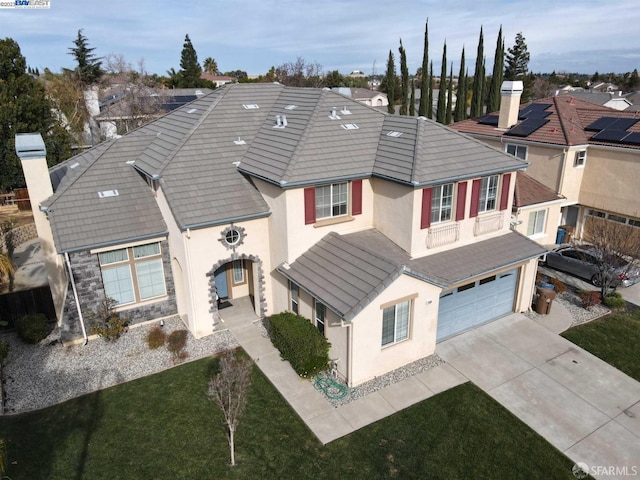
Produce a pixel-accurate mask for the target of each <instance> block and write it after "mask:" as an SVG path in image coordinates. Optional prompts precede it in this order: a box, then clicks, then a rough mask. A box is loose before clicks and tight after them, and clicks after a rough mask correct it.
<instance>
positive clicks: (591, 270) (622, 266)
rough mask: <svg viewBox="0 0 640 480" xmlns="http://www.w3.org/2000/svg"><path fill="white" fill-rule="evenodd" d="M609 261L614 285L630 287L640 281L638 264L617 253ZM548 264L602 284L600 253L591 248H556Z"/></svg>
mask: <svg viewBox="0 0 640 480" xmlns="http://www.w3.org/2000/svg"><path fill="white" fill-rule="evenodd" d="M608 263H609V264H610V265H611V266H612V269H611V271H610V272H609V275H610V278H611V286H612V287H619V286H623V287H629V286H631V285H633V284H634V283H637V282H638V281H640V269H639V268H638V266H637V265H629V262H628V261H627V260H625V259H624V258H622V257H620V256H617V255H615V256H613V257H612V258H611V259H610V260H609V261H608ZM546 264H547V265H548V266H549V267H551V268H555V269H556V270H562V271H563V272H567V273H572V274H573V275H575V276H577V277H580V278H584V279H585V280H588V281H590V282H591V283H592V284H593V285H595V286H596V287H599V286H601V282H600V276H599V275H598V272H599V270H598V254H597V253H596V252H594V251H593V250H589V248H586V247H585V248H577V247H559V248H556V249H555V250H552V251H551V252H549V253H547V261H546Z"/></svg>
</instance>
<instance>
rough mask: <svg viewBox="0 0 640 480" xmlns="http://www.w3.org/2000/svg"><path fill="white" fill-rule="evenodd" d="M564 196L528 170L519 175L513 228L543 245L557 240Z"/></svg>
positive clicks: (514, 199) (514, 197) (515, 194)
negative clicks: (533, 176)
mask: <svg viewBox="0 0 640 480" xmlns="http://www.w3.org/2000/svg"><path fill="white" fill-rule="evenodd" d="M563 201H564V197H562V196H561V195H558V194H557V193H556V192H555V190H553V189H551V188H549V187H547V186H546V185H543V184H542V183H540V182H539V181H537V180H536V179H534V178H532V177H530V176H529V175H527V174H526V173H523V172H520V173H518V176H517V177H516V188H515V193H514V196H513V206H512V215H511V225H512V229H513V230H515V231H516V232H520V233H521V234H523V235H526V236H527V237H529V238H530V239H532V240H535V241H536V242H538V243H540V244H542V245H552V244H554V243H556V238H557V227H558V225H559V224H560V209H561V205H562V202H563Z"/></svg>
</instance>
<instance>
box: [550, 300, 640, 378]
mask: <svg viewBox="0 0 640 480" xmlns="http://www.w3.org/2000/svg"><path fill="white" fill-rule="evenodd" d="M562 336H563V337H564V338H566V339H567V340H569V341H571V342H573V343H575V344H576V345H578V346H580V347H582V348H584V349H585V350H586V351H588V352H590V353H592V354H593V355H595V356H596V357H598V358H600V359H602V360H604V361H605V362H607V363H608V364H610V365H613V366H614V367H616V368H617V369H618V370H620V371H621V372H624V373H626V374H627V375H629V376H630V377H632V378H634V379H636V380H638V381H640V362H639V361H638V345H640V310H634V311H632V312H628V313H612V314H610V315H607V316H606V317H603V318H600V319H598V320H594V321H593V322H589V323H585V324H584V325H578V326H577V327H573V328H571V329H569V330H567V331H566V332H564V333H563V334H562Z"/></svg>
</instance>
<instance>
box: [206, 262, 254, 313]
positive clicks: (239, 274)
mask: <svg viewBox="0 0 640 480" xmlns="http://www.w3.org/2000/svg"><path fill="white" fill-rule="evenodd" d="M207 276H208V277H209V303H210V304H211V308H210V309H209V311H210V312H211V314H212V317H213V320H214V324H215V323H216V320H217V319H218V313H219V310H220V309H224V308H225V307H227V306H231V305H233V300H234V299H238V298H245V297H249V298H250V299H251V303H252V305H253V308H254V311H255V313H256V315H258V316H259V317H260V318H262V317H264V315H265V312H266V302H265V298H264V282H265V278H264V271H263V269H262V260H260V258H259V257H258V256H256V255H246V254H237V255H233V257H229V258H226V259H221V260H219V261H218V262H216V263H215V264H214V265H213V267H212V268H211V270H210V271H209V273H207Z"/></svg>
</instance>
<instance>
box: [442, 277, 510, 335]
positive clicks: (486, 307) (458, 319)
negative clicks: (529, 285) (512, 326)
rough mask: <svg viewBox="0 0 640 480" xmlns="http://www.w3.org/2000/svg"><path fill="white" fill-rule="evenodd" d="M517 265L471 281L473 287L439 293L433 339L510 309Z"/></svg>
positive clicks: (459, 330)
mask: <svg viewBox="0 0 640 480" xmlns="http://www.w3.org/2000/svg"><path fill="white" fill-rule="evenodd" d="M517 273H518V271H517V269H514V270H510V271H509V272H505V273H503V274H500V275H497V276H495V277H488V278H486V279H483V280H480V281H477V282H475V285H474V287H473V288H467V289H465V290H463V291H458V289H456V290H453V291H452V292H445V293H444V294H443V295H441V296H440V305H439V312H438V333H437V336H436V341H441V340H444V339H445V338H448V337H451V336H453V335H456V334H458V333H461V332H463V331H465V330H469V329H471V328H474V327H476V326H478V325H482V324H484V323H487V322H490V321H492V320H495V319H497V318H499V317H501V316H503V315H506V314H508V313H511V312H512V311H513V302H514V299H515V292H516V284H517V278H518V275H517Z"/></svg>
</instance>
